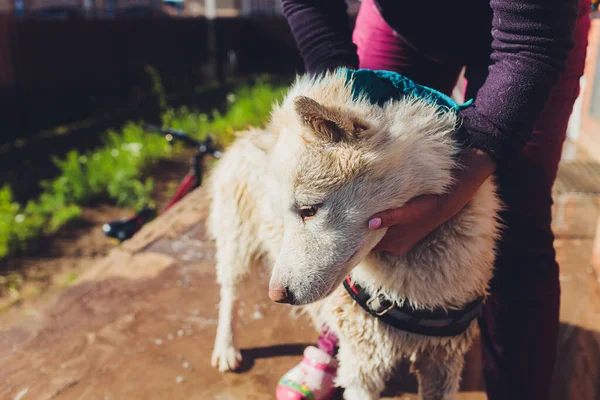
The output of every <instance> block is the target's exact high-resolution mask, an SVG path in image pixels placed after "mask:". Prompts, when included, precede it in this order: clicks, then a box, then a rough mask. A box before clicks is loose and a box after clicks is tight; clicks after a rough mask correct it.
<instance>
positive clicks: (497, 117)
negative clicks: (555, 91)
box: [460, 0, 578, 160]
mask: <svg viewBox="0 0 600 400" xmlns="http://www.w3.org/2000/svg"><path fill="white" fill-rule="evenodd" d="M490 5H491V7H492V9H493V14H494V17H493V22H492V36H493V42H492V54H491V60H492V64H491V66H490V67H489V74H488V77H487V79H486V81H485V83H484V84H483V86H482V87H481V89H480V90H479V92H478V93H477V97H476V99H475V102H474V104H473V106H471V107H469V108H467V109H465V110H464V111H463V112H462V117H463V125H462V129H461V132H460V133H461V134H463V135H464V136H466V138H465V139H466V141H467V143H469V144H470V145H471V146H472V147H475V148H477V149H481V150H483V151H485V152H486V153H488V154H490V155H491V156H492V157H493V158H494V159H495V160H500V159H507V158H511V157H512V156H514V155H515V154H516V153H517V152H519V151H520V150H521V149H522V147H523V146H524V145H525V143H526V142H527V141H528V140H529V138H530V136H531V132H532V130H533V126H534V123H535V121H536V119H537V117H538V116H539V115H540V113H541V111H542V110H543V108H544V106H545V104H546V101H547V99H548V97H549V95H550V91H551V90H552V88H553V86H554V85H555V84H556V82H557V81H558V78H559V76H560V74H561V72H562V71H563V70H564V68H565V64H566V61H567V57H568V55H569V52H570V50H571V49H572V47H573V45H574V41H573V31H574V27H575V22H576V20H577V15H578V1H577V0H491V1H490Z"/></svg>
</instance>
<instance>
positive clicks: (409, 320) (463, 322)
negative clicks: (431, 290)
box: [344, 276, 484, 337]
mask: <svg viewBox="0 0 600 400" xmlns="http://www.w3.org/2000/svg"><path fill="white" fill-rule="evenodd" d="M344 287H345V288H346V290H347V291H348V293H349V294H350V296H351V297H352V298H353V299H354V300H355V301H356V302H357V303H358V304H360V306H361V307H362V308H364V309H365V310H366V311H367V312H368V313H369V314H371V315H373V316H374V317H376V318H379V319H380V320H381V321H382V322H383V323H385V324H387V325H390V326H392V327H394V328H396V329H400V330H402V331H407V332H412V333H418V334H421V335H425V336H438V337H441V336H444V337H447V336H457V335H460V334H461V333H464V332H465V331H466V330H467V328H468V327H469V325H470V324H471V322H472V321H473V320H474V319H475V318H477V317H478V316H479V314H480V312H481V309H482V307H483V300H484V298H483V296H482V297H478V298H477V299H475V300H473V301H472V302H470V303H467V304H465V306H464V307H463V308H462V309H460V310H447V311H446V310H444V309H435V310H415V309H413V308H412V307H411V306H410V305H409V304H408V302H407V301H406V302H404V304H402V305H398V304H396V303H395V302H392V301H390V300H388V299H386V298H385V296H383V295H382V294H379V295H378V296H376V297H371V296H370V295H369V294H368V293H367V292H365V290H364V289H363V288H362V287H361V286H360V285H358V284H357V283H355V282H352V280H351V279H350V277H349V276H348V277H347V278H346V279H345V280H344Z"/></svg>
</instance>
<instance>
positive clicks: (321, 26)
mask: <svg viewBox="0 0 600 400" xmlns="http://www.w3.org/2000/svg"><path fill="white" fill-rule="evenodd" d="M281 5H282V9H283V15H284V16H285V17H286V19H287V20H288V23H289V25H290V27H291V30H292V34H293V35H294V38H295V39H296V43H297V44H298V48H299V49H300V54H301V55H302V58H303V59H304V64H305V66H306V69H307V71H308V72H310V73H319V72H322V71H325V70H331V69H334V68H336V67H340V66H344V67H349V68H357V67H358V55H357V53H356V46H355V45H354V43H352V34H351V32H350V26H349V18H348V14H347V5H346V2H345V0H282V1H281Z"/></svg>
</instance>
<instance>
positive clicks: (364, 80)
mask: <svg viewBox="0 0 600 400" xmlns="http://www.w3.org/2000/svg"><path fill="white" fill-rule="evenodd" d="M340 73H342V74H345V76H346V79H347V80H348V81H352V82H353V85H352V90H353V93H354V96H355V98H357V97H359V96H361V95H364V96H366V97H367V98H368V99H369V101H371V102H372V103H374V104H378V105H383V104H384V103H385V102H387V101H389V100H399V99H401V98H402V97H404V96H410V95H412V96H415V97H418V98H422V99H425V100H427V101H429V102H431V103H432V104H437V105H438V106H440V107H442V108H449V109H452V110H454V111H455V112H459V111H460V110H462V109H464V108H466V107H468V106H470V105H471V103H472V102H473V100H469V101H467V102H466V103H463V104H458V103H457V102H455V101H454V100H453V99H452V98H451V97H449V96H447V95H445V94H443V93H441V92H438V91H437V90H435V89H432V88H429V87H427V86H423V85H419V84H417V83H415V82H414V81H412V80H410V79H409V78H407V77H405V76H404V75H401V74H399V73H397V72H391V71H383V70H370V69H357V70H351V69H347V68H342V69H341V70H340Z"/></svg>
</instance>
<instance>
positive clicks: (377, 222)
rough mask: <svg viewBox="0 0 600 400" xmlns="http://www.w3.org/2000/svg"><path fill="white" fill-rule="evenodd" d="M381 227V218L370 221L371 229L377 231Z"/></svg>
mask: <svg viewBox="0 0 600 400" xmlns="http://www.w3.org/2000/svg"><path fill="white" fill-rule="evenodd" d="M380 226H381V218H373V219H371V220H369V229H377V228H379V227H380Z"/></svg>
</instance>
